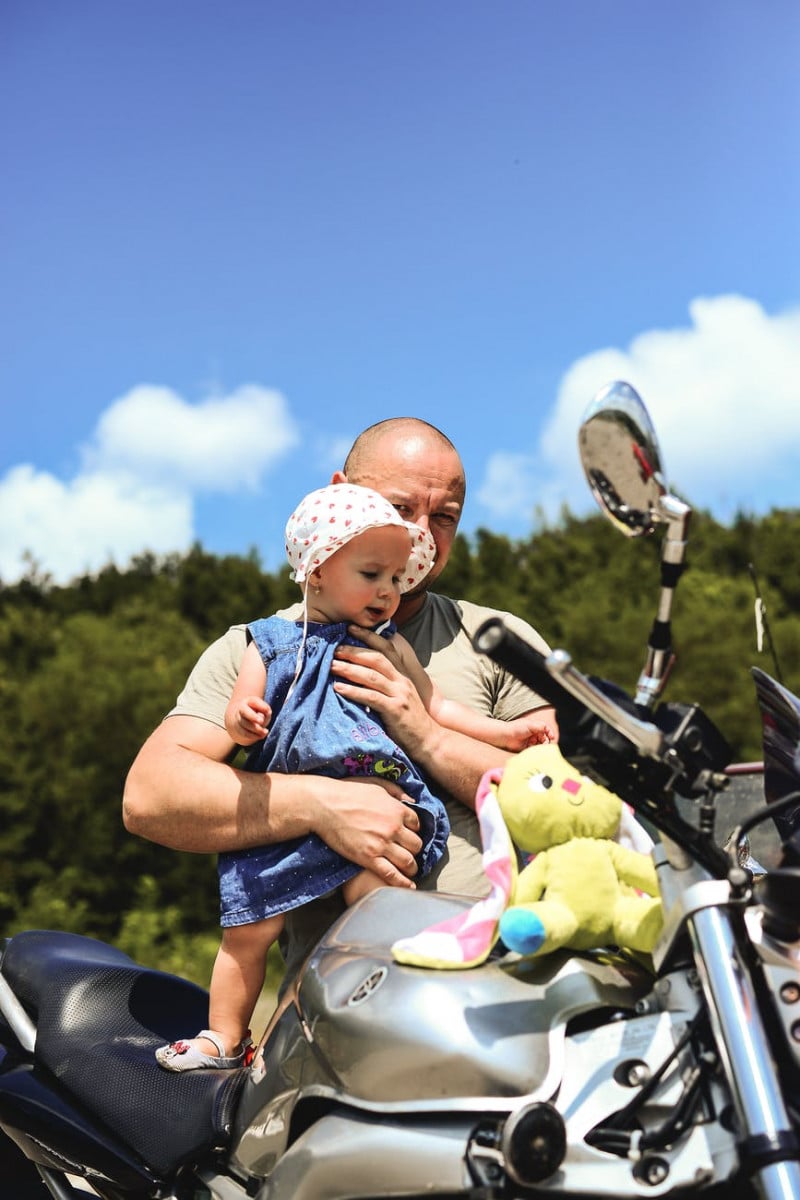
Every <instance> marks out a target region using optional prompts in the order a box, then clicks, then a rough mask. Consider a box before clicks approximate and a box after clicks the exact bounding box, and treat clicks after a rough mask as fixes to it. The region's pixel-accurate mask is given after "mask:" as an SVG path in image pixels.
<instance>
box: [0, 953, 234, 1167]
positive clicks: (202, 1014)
mask: <svg viewBox="0 0 800 1200" xmlns="http://www.w3.org/2000/svg"><path fill="white" fill-rule="evenodd" d="M0 972H2V975H3V978H4V979H5V980H6V982H7V983H8V985H9V986H10V987H11V989H12V990H13V992H14V994H15V996H16V998H17V999H18V1000H19V1002H20V1003H21V1004H22V1006H23V1007H24V1009H25V1010H26V1011H27V1013H28V1015H29V1016H30V1018H31V1019H32V1021H33V1022H34V1025H35V1026H36V1046H35V1051H34V1067H35V1078H36V1080H37V1081H38V1083H39V1087H38V1091H37V1097H36V1100H35V1104H36V1105H37V1106H40V1107H41V1108H42V1111H44V1110H46V1107H47V1099H46V1097H47V1094H48V1092H50V1093H52V1095H53V1097H55V1099H54V1100H53V1106H52V1118H53V1130H54V1141H55V1142H58V1141H59V1138H60V1137H61V1136H66V1133H65V1131H64V1121H65V1120H69V1119H70V1118H69V1104H70V1101H69V1099H68V1097H69V1096H72V1097H75V1098H76V1099H77V1101H78V1104H79V1106H80V1107H79V1109H78V1110H77V1116H76V1117H75V1120H76V1122H77V1123H78V1124H81V1122H84V1123H85V1124H86V1128H87V1130H88V1131H89V1133H88V1136H89V1137H90V1140H91V1138H92V1137H96V1139H97V1141H98V1146H100V1145H102V1144H105V1149H104V1150H103V1151H102V1152H101V1151H100V1150H98V1152H97V1153H98V1154H99V1155H100V1158H101V1159H102V1160H103V1169H107V1167H108V1162H107V1160H106V1158H105V1157H104V1155H106V1154H107V1152H108V1147H113V1146H114V1145H115V1144H116V1143H117V1142H121V1143H124V1145H125V1146H127V1147H129V1148H130V1150H131V1151H132V1152H133V1155H132V1157H133V1158H134V1159H135V1158H136V1157H137V1156H138V1157H140V1158H141V1160H142V1161H143V1163H145V1164H147V1166H148V1167H149V1168H151V1169H152V1171H153V1172H154V1173H155V1174H156V1175H157V1176H159V1177H168V1176H169V1175H171V1174H173V1173H174V1172H175V1171H176V1170H177V1169H178V1167H180V1166H181V1165H182V1164H183V1163H185V1162H190V1161H194V1160H196V1159H197V1158H198V1157H199V1156H201V1155H202V1154H203V1153H204V1152H205V1151H206V1150H210V1149H214V1148H217V1147H221V1146H224V1145H225V1144H227V1141H228V1138H229V1136H230V1126H231V1121H232V1113H233V1110H234V1106H235V1101H236V1098H237V1094H238V1091H239V1088H240V1086H241V1081H242V1072H240V1071H235V1072H231V1071H213V1070H210V1071H191V1072H186V1073H182V1074H175V1073H172V1072H169V1071H164V1070H163V1069H162V1068H161V1067H159V1066H158V1064H157V1063H156V1061H155V1058H154V1050H155V1049H156V1047H157V1046H159V1045H162V1044H163V1043H164V1042H168V1041H174V1040H175V1039H176V1038H178V1037H181V1036H185V1035H186V1033H187V1028H188V1029H192V1028H194V1027H196V1028H198V1029H201V1028H203V1027H204V1026H205V1025H207V1023H208V995H207V993H206V992H205V991H203V989H202V988H199V987H197V986H196V985H194V984H191V983H188V982H187V981H186V980H183V979H179V978H177V977H176V976H172V975H167V974H164V973H163V972H160V971H152V970H149V969H147V968H144V967H141V966H139V965H138V964H136V963H135V962H133V960H132V959H130V958H129V957H128V956H127V955H126V954H123V953H122V952H121V951H119V950H116V949H114V947H111V946H107V945H104V944H103V943H102V942H98V941H95V940H94V939H92V938H86V937H81V936H78V935H77V934H69V933H55V932H50V931H47V930H31V931H26V932H25V933H19V934H17V935H16V936H15V937H13V938H11V939H10V940H9V941H8V942H7V943H6V946H5V950H4V952H3V957H2V962H1V963H0ZM18 1082H19V1081H18V1080H17V1079H16V1077H15V1076H14V1073H13V1072H11V1073H10V1074H3V1073H1V1072H0V1123H3V1124H4V1125H5V1123H6V1121H7V1120H8V1119H9V1118H8V1114H9V1112H12V1111H13V1105H14V1089H15V1088H16V1087H17V1085H18ZM4 1092H5V1100H4V1098H3V1096H4ZM87 1114H89V1115H91V1116H92V1117H93V1118H94V1119H95V1121H96V1126H95V1129H96V1133H95V1131H92V1130H90V1127H89V1125H88V1123H87V1122H86V1120H85V1118H86V1115H87ZM45 1124H46V1123H44V1122H43V1130H42V1131H43V1135H44V1133H46V1128H45ZM9 1132H12V1136H13V1131H12V1130H11V1129H9ZM53 1149H54V1151H56V1152H57V1151H58V1146H57V1145H56V1146H54V1147H53ZM119 1157H120V1170H123V1169H124V1170H127V1169H128V1165H126V1164H125V1163H124V1161H123V1160H124V1155H123V1154H120V1156H119ZM98 1169H100V1162H99V1160H98Z"/></svg>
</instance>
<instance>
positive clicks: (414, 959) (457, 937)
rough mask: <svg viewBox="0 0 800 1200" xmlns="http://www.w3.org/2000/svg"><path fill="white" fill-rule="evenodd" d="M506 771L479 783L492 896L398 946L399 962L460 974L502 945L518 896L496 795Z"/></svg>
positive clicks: (499, 770) (480, 820)
mask: <svg viewBox="0 0 800 1200" xmlns="http://www.w3.org/2000/svg"><path fill="white" fill-rule="evenodd" d="M502 775H503V770H502V767H499V768H495V769H494V770H491V771H487V772H486V774H485V775H484V776H483V778H482V779H481V781H480V783H479V784H478V790H477V793H476V796H475V811H476V813H477V816H478V824H479V826H480V831H481V844H482V846H483V869H484V871H485V872H486V875H487V876H488V879H489V882H490V884H491V890H490V892H489V895H488V896H486V897H485V899H483V900H479V901H478V902H477V903H476V904H473V906H472V908H470V909H468V910H467V912H465V913H459V914H458V916H456V917H451V918H450V919H449V920H447V921H440V922H439V923H438V924H437V925H430V926H429V927H428V928H427V929H423V930H422V931H421V932H420V933H417V934H415V935H414V936H413V937H408V938H400V940H399V941H397V942H395V943H394V945H393V946H392V956H393V957H394V958H395V959H396V961H397V962H401V963H408V964H409V965H410V966H414V967H438V968H440V969H443V970H460V969H463V968H464V967H475V966H478V965H479V964H480V963H482V962H485V961H486V959H487V958H488V957H489V952H490V950H491V949H492V946H493V945H494V944H495V942H496V941H497V924H498V921H499V920H500V916H501V914H502V913H503V912H504V911H505V909H506V907H507V905H508V902H509V899H510V897H511V896H512V895H513V891H514V884H515V882H516V878H517V856H516V851H515V850H514V847H513V845H512V843H511V838H510V837H509V835H508V830H507V829H506V823H505V821H504V820H503V814H502V812H501V811H500V805H499V803H498V800H497V795H496V792H495V788H496V785H497V784H499V782H500V780H501V778H502Z"/></svg>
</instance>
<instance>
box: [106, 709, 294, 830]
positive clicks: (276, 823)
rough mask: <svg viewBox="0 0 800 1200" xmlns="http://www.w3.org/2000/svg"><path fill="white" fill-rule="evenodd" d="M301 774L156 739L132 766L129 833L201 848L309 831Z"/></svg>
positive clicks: (126, 810) (126, 809) (126, 813)
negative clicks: (239, 765)
mask: <svg viewBox="0 0 800 1200" xmlns="http://www.w3.org/2000/svg"><path fill="white" fill-rule="evenodd" d="M153 737H154V738H156V739H157V740H158V730H157V731H156V733H155V734H154V735H153ZM303 782H304V781H303V778H302V777H301V776H293V777H291V778H290V777H288V776H285V777H283V776H271V775H264V774H256V773H253V772H247V771H240V770H237V769H235V768H234V767H231V766H229V765H228V764H227V763H225V762H217V761H213V760H211V759H209V758H207V757H206V756H205V755H203V754H201V753H198V752H197V751H194V750H191V749H188V748H186V747H184V746H180V745H175V744H170V743H169V741H168V740H167V739H161V744H160V745H159V744H156V745H151V744H149V743H148V744H145V746H144V747H143V749H142V751H141V752H140V754H139V757H138V758H137V760H136V762H135V763H134V764H133V766H132V767H131V770H130V773H129V775H128V780H127V783H126V786H125V793H124V796H123V819H124V822H125V826H126V828H127V829H128V831H129V832H131V833H134V834H138V835H139V836H140V837H144V838H147V839H148V840H149V841H153V842H158V843H159V844H161V845H164V846H169V847H171V848H172V849H174V850H187V851H191V852H195V853H199V854H214V853H218V852H220V851H225V850H237V849H244V848H246V847H249V846H258V845H264V844H268V843H270V842H277V841H285V840H287V839H288V838H293V837H301V836H303V835H304V834H307V833H310V832H311V823H310V813H309V806H308V805H307V804H304V803H302V795H301V793H302V791H303ZM284 785H285V786H284Z"/></svg>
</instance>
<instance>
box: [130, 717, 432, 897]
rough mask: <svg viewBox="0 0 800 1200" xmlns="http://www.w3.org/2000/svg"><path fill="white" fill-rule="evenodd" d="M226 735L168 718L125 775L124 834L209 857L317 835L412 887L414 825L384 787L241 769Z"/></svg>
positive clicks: (392, 788) (413, 817)
mask: <svg viewBox="0 0 800 1200" xmlns="http://www.w3.org/2000/svg"><path fill="white" fill-rule="evenodd" d="M231 748H232V743H231V741H230V739H229V738H228V737H227V735H226V734H225V733H224V731H222V730H220V729H218V728H216V727H215V726H213V725H210V724H209V723H208V722H202V721H201V722H198V721H196V720H195V719H194V718H183V717H171V718H169V719H168V720H167V721H164V722H163V723H162V724H161V725H160V726H159V727H158V729H156V730H155V732H154V733H153V734H151V736H150V738H149V739H148V740H147V742H145V744H144V746H143V747H142V749H141V750H140V752H139V754H138V756H137V758H136V761H135V762H134V764H133V766H132V767H131V770H130V772H129V775H128V780H127V783H126V787H125V794H124V798H123V818H124V821H125V826H126V828H127V829H128V830H129V832H130V833H134V834H138V835H139V836H140V837H145V838H148V839H149V840H150V841H153V842H158V843H160V844H161V845H164V846H169V847H171V848H172V849H175V850H188V851H192V852H195V853H198V854H213V853H218V852H220V851H225V850H242V849H246V848H248V847H251V846H261V845H268V844H271V843H274V842H284V841H288V840H289V839H291V838H297V837H303V836H305V835H306V834H309V833H315V834H317V836H318V837H320V838H321V839H322V840H323V841H324V842H325V843H326V844H327V845H328V846H330V847H331V849H333V850H335V851H336V852H337V853H338V854H341V855H342V856H343V857H344V858H349V859H350V861H351V862H354V863H356V864H357V865H358V866H360V867H363V868H365V869H366V870H370V871H373V872H375V873H376V874H377V875H379V876H380V878H381V879H382V880H383V881H384V882H385V883H387V884H390V885H391V886H394V887H398V886H405V887H408V886H411V884H410V880H411V878H412V877H413V876H414V874H415V873H416V870H417V866H416V855H417V854H419V851H420V849H421V848H422V842H421V841H420V838H419V833H418V831H419V818H418V817H417V814H416V813H415V812H414V810H413V807H412V806H409V805H408V804H407V803H403V802H402V801H405V800H408V797H407V796H406V795H405V793H404V792H403V791H402V788H400V787H399V786H398V785H397V784H394V783H391V782H390V781H388V780H378V779H371V778H367V777H364V778H363V779H360V780H359V779H328V778H326V777H324V776H320V775H283V774H280V773H269V774H263V773H260V772H249V771H239V770H236V769H235V768H233V767H231V766H229V765H228V764H227V763H226V761H225V759H226V758H227V756H228V753H229V751H230V750H231Z"/></svg>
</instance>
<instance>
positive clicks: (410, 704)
mask: <svg viewBox="0 0 800 1200" xmlns="http://www.w3.org/2000/svg"><path fill="white" fill-rule="evenodd" d="M351 632H353V633H354V634H355V635H356V636H357V637H358V638H359V639H360V640H363V641H364V642H365V643H367V644H368V645H367V646H365V647H363V648H362V647H361V646H349V645H345V644H343V645H341V646H339V647H338V648H337V650H336V654H335V656H334V659H333V662H332V663H331V671H332V673H333V679H334V683H333V687H334V690H335V691H337V692H338V693H339V694H340V695H342V696H346V697H347V698H348V699H349V700H354V701H355V702H356V703H357V704H363V705H365V706H366V707H368V708H373V709H374V710H375V712H377V713H378V714H379V716H380V717H381V719H382V721H383V724H384V726H385V728H386V731H387V732H388V733H389V734H390V736H391V737H393V738H394V739H395V741H397V742H399V744H400V745H401V746H402V747H403V749H404V750H405V751H406V753H407V754H409V755H410V756H411V758H415V757H416V756H417V755H418V754H419V753H420V752H421V750H422V747H423V746H424V745H426V743H428V742H429V741H430V739H431V737H432V736H433V735H434V733H435V731H436V730H438V726H437V725H436V722H435V721H433V720H432V718H431V717H430V715H429V714H428V712H427V711H426V709H425V705H424V704H423V702H422V699H421V698H420V695H419V692H418V691H417V688H416V687H415V686H414V684H413V683H412V682H411V680H410V679H409V678H408V677H407V676H406V675H404V674H403V673H402V671H401V670H400V669H399V667H398V666H396V665H395V662H394V660H393V658H391V657H390V654H391V649H389V652H388V653H387V652H385V651H384V647H383V646H382V645H377V644H376V645H375V648H374V649H373V644H374V643H381V642H384V641H385V640H386V639H385V638H380V637H377V636H376V635H375V634H372V633H370V632H369V631H368V630H362V629H360V628H357V627H355V626H352V627H351ZM373 639H374V643H373Z"/></svg>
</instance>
